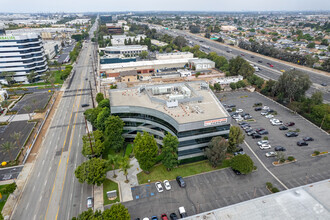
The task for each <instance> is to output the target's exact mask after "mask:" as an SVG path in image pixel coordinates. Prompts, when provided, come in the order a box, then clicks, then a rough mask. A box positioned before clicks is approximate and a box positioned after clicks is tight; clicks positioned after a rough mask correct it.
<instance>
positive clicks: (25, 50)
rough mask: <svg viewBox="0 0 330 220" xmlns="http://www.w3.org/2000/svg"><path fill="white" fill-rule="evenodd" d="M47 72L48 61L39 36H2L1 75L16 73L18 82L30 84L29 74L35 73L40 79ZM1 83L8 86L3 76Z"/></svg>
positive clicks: (0, 52)
mask: <svg viewBox="0 0 330 220" xmlns="http://www.w3.org/2000/svg"><path fill="white" fill-rule="evenodd" d="M47 70H48V66H47V60H46V56H45V52H44V48H43V44H42V40H41V37H40V36H39V35H37V34H26V35H19V36H13V35H0V74H1V73H3V72H14V73H15V75H14V80H15V81H16V82H22V83H28V80H27V77H26V76H27V74H28V73H30V72H31V71H34V72H35V73H37V76H36V78H37V79H38V78H40V76H41V74H42V73H44V72H45V71H47ZM0 82H2V83H4V84H6V83H7V81H6V78H5V77H4V76H1V78H0Z"/></svg>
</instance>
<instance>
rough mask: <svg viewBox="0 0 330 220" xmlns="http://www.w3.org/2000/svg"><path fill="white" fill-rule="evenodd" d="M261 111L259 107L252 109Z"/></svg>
mask: <svg viewBox="0 0 330 220" xmlns="http://www.w3.org/2000/svg"><path fill="white" fill-rule="evenodd" d="M261 110H262V108H261V107H256V108H254V111H261Z"/></svg>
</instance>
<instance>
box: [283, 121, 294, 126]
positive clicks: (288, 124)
mask: <svg viewBox="0 0 330 220" xmlns="http://www.w3.org/2000/svg"><path fill="white" fill-rule="evenodd" d="M285 125H286V126H287V127H290V126H293V125H295V124H294V122H292V121H290V122H288V123H286V124H285Z"/></svg>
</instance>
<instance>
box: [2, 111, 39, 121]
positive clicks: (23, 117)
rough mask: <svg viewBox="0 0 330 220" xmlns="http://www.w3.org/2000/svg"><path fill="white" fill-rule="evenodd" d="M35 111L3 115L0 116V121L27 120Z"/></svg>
mask: <svg viewBox="0 0 330 220" xmlns="http://www.w3.org/2000/svg"><path fill="white" fill-rule="evenodd" d="M33 115H35V113H30V116H29V114H17V115H4V116H2V117H0V122H6V121H28V120H30V117H31V118H32V117H33Z"/></svg>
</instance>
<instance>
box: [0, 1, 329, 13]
mask: <svg viewBox="0 0 330 220" xmlns="http://www.w3.org/2000/svg"><path fill="white" fill-rule="evenodd" d="M149 10H155V11H180V10H181V11H282V10H284V11H303V10H330V0H25V1H24V0H0V12H110V11H149Z"/></svg>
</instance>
